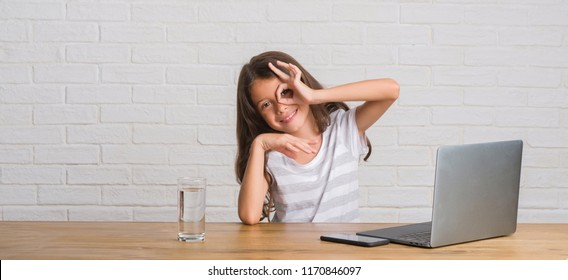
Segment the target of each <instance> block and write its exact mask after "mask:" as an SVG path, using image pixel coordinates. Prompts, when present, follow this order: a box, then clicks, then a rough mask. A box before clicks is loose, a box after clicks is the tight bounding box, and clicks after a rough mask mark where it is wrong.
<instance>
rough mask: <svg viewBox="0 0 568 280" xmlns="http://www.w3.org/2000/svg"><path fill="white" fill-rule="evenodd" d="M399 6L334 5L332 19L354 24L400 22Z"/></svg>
mask: <svg viewBox="0 0 568 280" xmlns="http://www.w3.org/2000/svg"><path fill="white" fill-rule="evenodd" d="M398 10H399V8H398V6H397V5H392V4H359V3H338V4H333V7H332V19H333V20H334V21H354V22H391V23H396V22H397V21H398V16H397V15H398Z"/></svg>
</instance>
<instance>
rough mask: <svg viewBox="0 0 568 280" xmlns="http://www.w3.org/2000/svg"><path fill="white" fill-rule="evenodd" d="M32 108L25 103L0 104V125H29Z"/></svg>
mask: <svg viewBox="0 0 568 280" xmlns="http://www.w3.org/2000/svg"><path fill="white" fill-rule="evenodd" d="M31 120H32V108H31V107H30V106H25V105H0V125H30V124H31V123H32V122H31Z"/></svg>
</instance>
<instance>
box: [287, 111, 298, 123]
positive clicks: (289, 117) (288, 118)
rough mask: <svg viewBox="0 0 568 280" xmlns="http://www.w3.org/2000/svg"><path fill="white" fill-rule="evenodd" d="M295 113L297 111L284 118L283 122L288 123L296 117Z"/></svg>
mask: <svg viewBox="0 0 568 280" xmlns="http://www.w3.org/2000/svg"><path fill="white" fill-rule="evenodd" d="M296 112H297V111H294V113H292V114H290V116H288V117H286V118H285V119H284V121H285V122H286V121H289V120H290V119H291V118H292V117H293V116H294V115H296Z"/></svg>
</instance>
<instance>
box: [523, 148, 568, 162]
mask: <svg viewBox="0 0 568 280" xmlns="http://www.w3.org/2000/svg"><path fill="white" fill-rule="evenodd" d="M525 143H526V142H525ZM567 157H568V151H560V152H559V151H558V150H555V149H547V148H532V147H530V146H528V145H525V146H524V147H523V166H528V167H544V168H554V167H568V165H566V163H568V161H566V158H567Z"/></svg>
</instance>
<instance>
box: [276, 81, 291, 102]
mask: <svg viewBox="0 0 568 280" xmlns="http://www.w3.org/2000/svg"><path fill="white" fill-rule="evenodd" d="M287 89H289V88H288V84H286V83H282V84H280V85H278V87H277V88H276V92H275V93H274V94H275V95H276V101H277V102H278V103H280V104H292V103H293V101H292V98H287V97H283V93H285V91H286V90H287Z"/></svg>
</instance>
